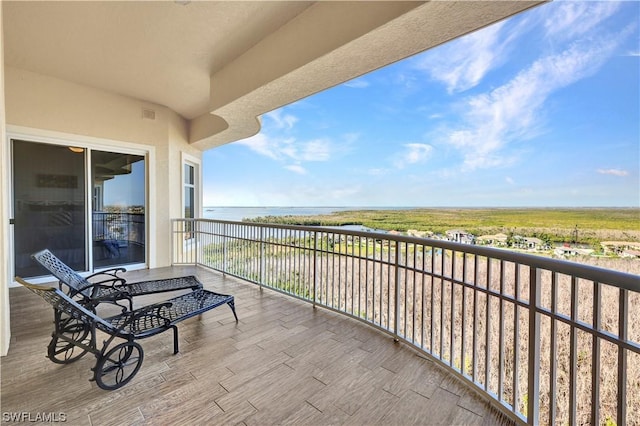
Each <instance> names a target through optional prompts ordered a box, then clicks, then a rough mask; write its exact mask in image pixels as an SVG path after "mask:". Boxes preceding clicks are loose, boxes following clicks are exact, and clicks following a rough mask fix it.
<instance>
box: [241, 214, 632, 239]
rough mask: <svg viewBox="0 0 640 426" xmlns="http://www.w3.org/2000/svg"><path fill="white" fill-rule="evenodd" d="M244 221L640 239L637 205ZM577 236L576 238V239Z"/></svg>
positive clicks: (289, 217)
mask: <svg viewBox="0 0 640 426" xmlns="http://www.w3.org/2000/svg"><path fill="white" fill-rule="evenodd" d="M245 221H246V222H261V223H279V224H287V225H306V226H343V225H362V226H366V227H369V228H373V229H381V230H385V231H400V232H406V231H408V230H410V229H411V230H417V231H422V232H433V233H435V234H443V233H444V232H445V231H447V230H450V229H463V230H465V231H467V232H470V233H472V234H474V235H476V236H480V235H488V234H496V233H504V234H508V235H510V234H519V235H523V236H531V237H538V238H540V239H542V240H545V241H550V242H556V243H559V242H578V243H583V244H591V245H598V244H599V243H600V241H607V240H621V241H640V209H638V208H575V209H569V208H544V209H543V208H481V209H480V208H478V209H471V208H469V209H462V208H442V209H436V208H416V209H402V210H349V211H341V212H335V213H332V214H330V215H319V216H265V217H259V218H255V219H245ZM576 237H577V239H576Z"/></svg>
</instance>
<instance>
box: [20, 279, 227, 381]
mask: <svg viewBox="0 0 640 426" xmlns="http://www.w3.org/2000/svg"><path fill="white" fill-rule="evenodd" d="M16 281H18V282H19V283H20V284H22V285H23V286H24V287H26V288H27V289H29V290H30V291H32V292H33V293H35V294H37V295H38V296H40V297H42V298H43V299H44V300H46V301H47V302H48V303H49V304H50V305H52V306H53V309H54V316H55V329H54V332H53V334H52V337H53V339H52V340H51V343H49V347H48V350H47V356H48V358H49V359H51V360H52V361H53V362H56V363H58V364H68V363H71V362H74V361H76V360H78V359H80V358H81V357H82V356H84V355H85V354H86V353H88V352H91V353H92V354H94V355H95V356H96V358H97V359H96V365H95V367H94V368H93V372H94V374H93V377H92V379H91V380H95V382H96V383H97V385H98V386H99V387H100V388H102V389H106V390H114V389H118V388H120V387H122V386H124V385H125V384H127V383H128V382H129V381H131V379H133V377H134V376H135V375H136V373H137V372H138V370H139V369H140V367H141V365H142V360H143V358H144V352H143V350H142V346H140V344H138V343H137V342H136V340H138V339H143V338H146V337H151V336H154V335H156V334H159V333H162V332H164V331H167V330H170V329H171V330H173V353H174V354H176V353H178V350H179V348H178V327H177V326H176V324H177V323H179V322H180V321H183V320H185V319H187V318H191V317H193V316H196V315H199V314H202V313H204V312H206V311H208V310H211V309H213V308H216V307H218V306H221V305H224V304H227V305H229V307H230V308H231V311H232V312H233V315H234V317H235V319H236V321H238V316H237V315H236V311H235V304H234V298H233V296H230V295H225V294H219V293H214V292H212V291H208V290H204V289H198V290H194V291H192V292H189V293H187V294H183V295H182V296H178V297H174V298H172V299H169V300H167V301H165V302H162V303H157V304H153V305H148V306H144V307H142V308H138V309H135V310H132V311H126V312H123V313H121V314H119V315H114V316H110V317H106V318H102V317H100V316H98V315H97V314H96V313H95V312H94V311H93V310H92V308H91V307H89V308H88V307H85V306H83V305H81V304H80V303H78V302H77V301H76V300H74V299H72V298H71V297H70V296H69V295H67V294H65V293H64V292H63V291H61V290H60V289H57V288H54V287H48V286H41V285H33V284H30V283H27V282H26V281H24V280H23V279H22V278H20V277H16ZM98 330H99V331H101V332H104V333H106V334H107V335H109V338H108V339H107V340H105V341H104V342H103V344H102V347H101V348H98V344H97V339H96V333H97V331H98ZM116 338H120V339H124V340H125V341H124V342H122V343H118V344H114V340H115V339H116Z"/></svg>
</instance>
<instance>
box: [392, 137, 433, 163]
mask: <svg viewBox="0 0 640 426" xmlns="http://www.w3.org/2000/svg"><path fill="white" fill-rule="evenodd" d="M403 148H404V149H403V150H402V151H401V152H400V153H398V154H396V156H395V159H394V161H393V164H394V165H395V166H396V167H397V168H399V169H402V168H404V167H406V166H407V165H409V164H416V163H421V162H423V161H425V160H426V159H427V158H429V155H430V154H431V151H432V150H433V147H432V146H431V145H427V144H424V143H408V144H405V145H403Z"/></svg>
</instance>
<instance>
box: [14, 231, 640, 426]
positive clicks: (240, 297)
mask: <svg viewBox="0 0 640 426" xmlns="http://www.w3.org/2000/svg"><path fill="white" fill-rule="evenodd" d="M172 235H173V237H172V241H171V245H172V248H173V263H174V266H173V267H171V268H163V269H157V270H151V271H134V272H130V273H128V275H127V278H128V279H131V280H141V279H151V278H155V277H160V276H162V277H166V276H179V275H186V274H196V275H197V276H198V277H199V278H200V279H201V281H202V282H203V283H204V284H205V287H207V288H210V289H214V290H217V291H220V292H224V293H230V294H234V295H235V297H236V306H237V309H238V316H239V318H240V321H239V323H237V324H236V323H235V322H234V321H233V317H232V315H231V313H230V312H228V310H226V309H216V310H214V311H211V312H208V313H206V314H204V315H203V316H202V318H201V319H199V320H198V319H196V318H194V319H191V320H188V321H185V322H184V323H181V325H180V329H181V353H180V354H178V355H176V356H173V355H171V344H172V342H171V339H170V338H168V337H167V336H164V335H160V336H156V337H153V338H150V339H147V340H144V341H142V342H141V343H142V345H143V347H144V348H145V354H146V355H145V358H146V359H145V361H144V363H143V366H142V369H141V370H140V372H139V373H138V375H137V376H136V377H135V378H134V380H133V381H132V382H131V383H129V384H128V385H126V386H125V387H123V388H122V389H120V390H118V391H114V392H105V391H102V390H100V389H98V388H97V386H95V385H93V384H92V383H90V382H88V381H87V379H88V378H89V377H90V375H91V374H90V371H89V369H90V368H91V367H92V365H93V361H92V360H91V359H89V358H88V357H85V358H86V359H85V358H83V359H81V360H79V361H77V362H76V363H74V364H71V365H68V366H59V365H56V364H53V363H51V362H50V361H49V360H47V359H46V358H44V353H45V348H46V345H47V343H48V340H49V333H50V331H51V327H52V325H51V318H52V317H51V312H50V308H49V307H48V305H45V304H44V302H41V301H40V300H38V299H37V298H35V297H34V296H32V295H31V294H27V292H26V291H23V289H12V290H11V303H12V310H11V315H12V322H11V323H12V324H13V327H14V329H13V334H12V338H13V341H12V345H11V350H10V352H9V355H8V356H7V357H6V358H3V360H2V367H3V369H2V373H3V380H2V410H3V412H4V413H7V412H11V413H22V412H27V413H31V416H32V417H33V416H35V415H36V413H44V414H49V415H50V414H51V413H64V415H65V418H66V419H67V421H69V422H71V423H73V424H76V423H78V424H89V423H90V424H124V423H127V424H144V423H153V424H166V423H169V422H171V423H174V422H181V423H183V422H189V423H197V424H204V423H212V424H213V423H215V424H218V423H221V424H227V423H233V424H237V423H241V422H244V423H246V424H281V423H293V424H425V423H429V424H482V423H484V424H502V423H518V424H523V423H528V424H547V423H559V424H565V423H568V424H586V423H590V424H601V423H604V422H607V421H609V422H616V424H618V425H622V424H635V423H638V422H639V421H640V418H638V416H639V414H638V413H640V410H639V409H638V408H639V407H638V405H637V404H638V395H639V392H640V372H639V371H638V369H637V368H636V366H637V365H640V362H638V361H640V344H639V343H638V342H639V341H640V337H639V336H640V326H639V324H640V318H638V315H639V314H640V312H638V309H633V308H631V309H630V307H634V306H640V305H638V303H640V296H639V294H640V280H639V278H638V276H636V275H630V274H624V273H620V272H615V271H610V270H604V269H598V268H593V267H587V266H584V265H579V264H574V263H569V262H560V261H555V260H551V259H546V258H541V257H534V256H527V255H522V254H516V253H511V252H508V251H503V250H495V249H488V248H484V247H476V246H470V245H462V244H456V243H451V242H445V241H434V240H425V239H419V238H412V237H404V236H396V235H388V234H377V233H364V232H357V231H346V230H340V229H335V228H333V229H332V228H320V227H296V226H277V225H261V224H245V223H239V222H224V221H211V220H174V221H173V228H172ZM152 300H154V298H152V297H147V298H146V299H142V298H141V299H139V300H138V301H137V302H138V303H139V304H146V303H149V302H151V301H152ZM316 307H317V309H316ZM603 307H605V308H604V309H603ZM394 341H395V342H397V343H393V342H394ZM531 395H535V396H537V397H531Z"/></svg>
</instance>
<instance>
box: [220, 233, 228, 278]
mask: <svg viewBox="0 0 640 426" xmlns="http://www.w3.org/2000/svg"><path fill="white" fill-rule="evenodd" d="M222 234H223V235H224V237H223V238H222V274H223V275H225V274H226V272H227V239H228V235H229V234H228V232H227V224H226V223H225V224H224V225H222Z"/></svg>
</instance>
